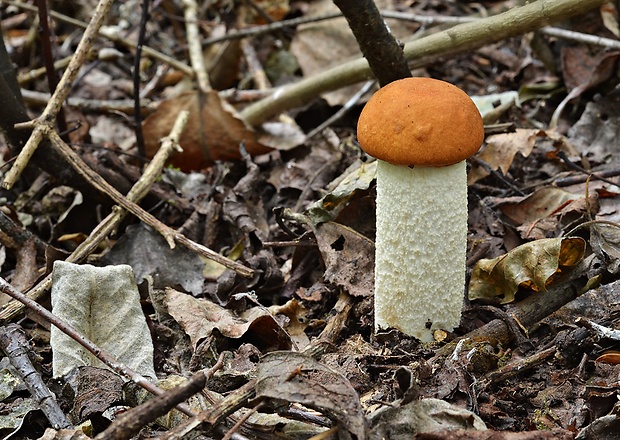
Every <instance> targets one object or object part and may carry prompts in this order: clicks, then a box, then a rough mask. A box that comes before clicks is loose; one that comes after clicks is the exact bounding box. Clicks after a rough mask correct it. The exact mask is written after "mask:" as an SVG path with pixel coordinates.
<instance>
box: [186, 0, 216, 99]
mask: <svg viewBox="0 0 620 440" xmlns="http://www.w3.org/2000/svg"><path fill="white" fill-rule="evenodd" d="M183 7H184V8H185V28H186V33H187V37H186V38H187V47H188V49H189V59H190V61H191V63H192V69H193V70H194V74H195V75H196V81H197V82H198V89H199V90H200V91H201V92H208V91H209V90H211V84H210V83H209V74H208V73H207V68H206V67H205V62H204V57H203V55H202V44H200V31H199V29H198V5H197V4H196V2H195V1H194V0H183Z"/></svg>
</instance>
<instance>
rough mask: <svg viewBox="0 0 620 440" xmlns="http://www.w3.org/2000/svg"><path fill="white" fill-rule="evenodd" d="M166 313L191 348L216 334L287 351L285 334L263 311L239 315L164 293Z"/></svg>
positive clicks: (199, 300) (170, 291)
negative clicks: (216, 332)
mask: <svg viewBox="0 0 620 440" xmlns="http://www.w3.org/2000/svg"><path fill="white" fill-rule="evenodd" d="M166 307H167V309H168V313H169V314H170V316H172V317H173V318H174V319H175V321H177V322H178V323H179V324H180V325H181V327H183V330H184V331H185V333H187V335H188V336H189V338H190V340H191V342H192V345H193V346H194V348H195V347H196V346H197V345H198V344H199V343H200V342H201V341H202V340H204V339H205V338H208V337H209V336H211V335H212V334H213V331H214V330H217V331H219V332H220V333H221V334H222V335H223V336H224V337H227V338H233V339H238V338H241V337H244V336H245V337H247V338H248V339H249V340H250V341H251V342H252V343H253V344H254V345H256V346H257V347H259V348H263V349H266V348H271V349H274V348H275V349H280V350H289V349H290V348H291V342H290V339H289V337H288V335H287V334H285V332H284V330H283V329H282V328H281V327H280V325H279V324H278V323H277V322H276V321H275V319H274V318H273V316H272V315H270V314H269V312H268V311H267V309H265V308H264V307H263V308H261V307H253V308H251V309H248V310H246V311H245V312H243V313H241V314H237V313H235V312H234V311H232V310H228V309H225V308H223V307H221V306H218V305H217V304H215V303H213V302H211V301H207V300H206V299H202V298H194V297H193V296H191V295H187V294H185V293H182V292H178V291H176V290H174V289H170V288H168V289H166Z"/></svg>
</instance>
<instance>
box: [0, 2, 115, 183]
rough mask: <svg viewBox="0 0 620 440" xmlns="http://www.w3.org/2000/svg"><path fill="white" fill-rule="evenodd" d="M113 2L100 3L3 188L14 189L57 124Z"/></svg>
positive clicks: (7, 175)
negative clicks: (49, 131) (60, 112)
mask: <svg viewBox="0 0 620 440" xmlns="http://www.w3.org/2000/svg"><path fill="white" fill-rule="evenodd" d="M112 3H113V0H100V1H99V4H97V8H96V9H95V12H94V14H93V18H92V19H91V21H90V23H89V24H88V27H87V28H86V30H85V31H84V35H83V36H82V39H81V40H80V42H79V44H78V47H77V49H76V50H75V55H74V56H73V58H72V59H71V61H70V62H69V65H68V66H67V70H65V73H64V74H63V76H62V78H61V79H60V82H59V83H58V87H56V90H55V91H54V94H53V95H52V99H50V102H49V103H48V105H47V106H46V107H45V110H43V113H42V114H41V116H40V117H39V118H38V120H39V121H40V123H39V124H36V127H35V130H34V132H33V133H32V135H31V136H30V138H29V139H28V142H26V145H24V148H22V151H21V152H20V153H19V155H18V156H17V159H16V160H15V162H14V163H13V166H12V167H11V169H10V170H9V172H8V173H7V174H6V176H5V177H4V181H3V182H2V187H3V188H5V189H11V188H12V187H13V185H15V182H17V180H18V179H19V176H20V175H21V173H22V171H23V170H24V169H25V168H26V165H28V162H29V161H30V158H31V157H32V155H33V154H34V153H35V151H36V149H37V148H38V147H39V143H40V142H41V141H42V140H43V137H44V136H43V134H44V132H45V131H48V130H47V129H48V128H51V127H52V126H53V125H54V121H55V120H56V116H57V115H58V111H59V110H60V108H61V107H62V105H63V103H64V102H65V100H66V99H67V96H68V95H69V92H70V91H71V86H72V85H73V81H74V80H75V78H76V77H77V74H78V72H79V71H80V68H81V67H82V65H83V64H84V61H85V60H86V57H87V56H88V53H89V52H90V48H91V47H92V45H93V42H94V40H95V37H96V36H97V32H98V31H99V29H100V28H101V26H102V25H103V22H104V21H105V19H106V17H107V15H108V12H109V11H110V7H111V6H112Z"/></svg>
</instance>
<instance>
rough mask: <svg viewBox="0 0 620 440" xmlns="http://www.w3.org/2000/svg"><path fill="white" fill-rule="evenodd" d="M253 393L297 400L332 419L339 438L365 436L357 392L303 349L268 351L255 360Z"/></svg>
mask: <svg viewBox="0 0 620 440" xmlns="http://www.w3.org/2000/svg"><path fill="white" fill-rule="evenodd" d="M256 378H257V382H256V395H257V397H259V398H263V399H268V400H276V399H277V400H280V401H282V400H283V401H286V402H290V403H299V404H302V405H304V406H307V407H308V408H313V409H316V410H317V411H321V412H322V413H323V414H325V415H326V416H327V417H329V418H330V419H331V420H333V421H335V422H336V423H337V425H339V428H340V429H341V430H342V431H341V432H347V433H350V435H347V436H342V437H341V438H351V437H353V438H357V439H360V440H362V439H365V438H367V425H366V419H365V418H364V414H363V411H362V406H361V403H360V399H359V396H358V394H357V392H356V391H355V389H354V388H353V387H352V386H351V383H350V382H349V381H348V380H347V378H346V377H344V376H343V375H342V374H341V373H340V372H338V371H336V370H333V369H331V368H329V367H327V366H326V365H324V364H321V363H319V362H318V361H317V360H315V359H314V358H312V357H310V356H308V355H305V354H303V353H293V352H283V351H281V352H272V353H267V354H266V355H265V356H264V357H263V358H262V359H261V361H260V363H259V364H258V372H257V377H256Z"/></svg>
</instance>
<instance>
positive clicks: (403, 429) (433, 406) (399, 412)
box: [370, 398, 487, 440]
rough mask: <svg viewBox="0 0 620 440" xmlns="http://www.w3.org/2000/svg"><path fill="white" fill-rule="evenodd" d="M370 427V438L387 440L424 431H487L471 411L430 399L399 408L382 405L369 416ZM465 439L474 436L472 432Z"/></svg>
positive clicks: (398, 439) (403, 437) (400, 439)
mask: <svg viewBox="0 0 620 440" xmlns="http://www.w3.org/2000/svg"><path fill="white" fill-rule="evenodd" d="M370 425H371V435H372V438H377V439H379V438H381V439H384V438H389V439H390V440H405V439H410V438H413V437H414V436H415V434H420V433H424V432H433V431H444V432H446V431H453V430H457V429H459V430H465V429H467V430H471V431H474V430H476V431H484V430H486V429H487V427H486V425H485V424H484V422H483V421H482V419H481V418H480V417H479V416H478V415H476V414H474V413H473V412H471V411H468V410H466V409H464V408H459V407H458V406H456V405H452V404H450V403H448V402H446V401H445V400H439V399H432V398H428V399H421V400H414V401H413V402H410V403H408V404H406V405H403V406H400V407H391V406H384V407H383V408H381V409H380V410H379V411H376V412H375V413H373V414H372V415H371V416H370ZM461 432H462V431H461ZM438 438H449V436H445V437H444V436H440V437H438ZM461 438H466V437H461ZM467 438H476V436H475V435H474V434H473V433H472V434H471V436H468V437H467ZM481 438H482V437H481Z"/></svg>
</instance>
